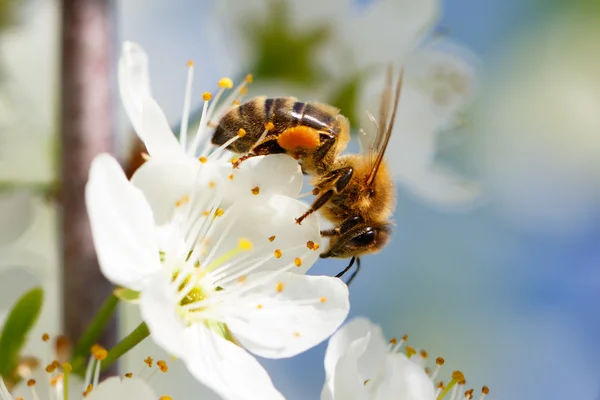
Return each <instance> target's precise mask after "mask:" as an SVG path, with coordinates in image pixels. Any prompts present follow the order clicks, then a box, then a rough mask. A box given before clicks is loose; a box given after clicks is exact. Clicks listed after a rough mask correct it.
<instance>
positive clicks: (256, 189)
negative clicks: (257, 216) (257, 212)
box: [250, 186, 260, 196]
mask: <svg viewBox="0 0 600 400" xmlns="http://www.w3.org/2000/svg"><path fill="white" fill-rule="evenodd" d="M250 191H251V192H252V194H253V195H255V196H257V195H258V194H259V193H260V188H259V187H258V186H255V187H253V188H252V189H251V190H250Z"/></svg>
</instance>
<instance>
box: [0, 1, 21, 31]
mask: <svg viewBox="0 0 600 400" xmlns="http://www.w3.org/2000/svg"><path fill="white" fill-rule="evenodd" d="M20 3H22V0H0V30H4V29H5V28H7V27H9V26H11V25H13V24H14V23H15V22H16V21H17V15H16V14H17V8H18V6H19V4H20Z"/></svg>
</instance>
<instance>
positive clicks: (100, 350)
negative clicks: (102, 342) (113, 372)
mask: <svg viewBox="0 0 600 400" xmlns="http://www.w3.org/2000/svg"><path fill="white" fill-rule="evenodd" d="M92 355H93V356H94V358H95V359H96V360H98V361H102V360H104V359H105V358H106V356H107V355H108V351H106V349H105V348H104V347H102V346H97V347H96V349H95V351H94V352H93V354H92Z"/></svg>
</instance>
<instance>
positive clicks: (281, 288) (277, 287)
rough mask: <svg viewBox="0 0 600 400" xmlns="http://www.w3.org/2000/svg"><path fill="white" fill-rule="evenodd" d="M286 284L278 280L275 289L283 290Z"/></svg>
mask: <svg viewBox="0 0 600 400" xmlns="http://www.w3.org/2000/svg"><path fill="white" fill-rule="evenodd" d="M284 286H285V284H284V283H283V282H278V283H277V286H275V289H276V290H277V292H278V293H281V292H283V287H284Z"/></svg>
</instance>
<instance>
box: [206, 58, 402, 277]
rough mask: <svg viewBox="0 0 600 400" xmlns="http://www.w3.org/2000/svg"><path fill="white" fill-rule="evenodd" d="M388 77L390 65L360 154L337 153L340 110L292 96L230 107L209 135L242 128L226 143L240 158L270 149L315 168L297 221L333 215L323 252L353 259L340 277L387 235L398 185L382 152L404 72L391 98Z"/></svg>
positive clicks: (342, 133) (344, 130) (341, 136)
mask: <svg viewBox="0 0 600 400" xmlns="http://www.w3.org/2000/svg"><path fill="white" fill-rule="evenodd" d="M392 85H393V83H392V69H391V68H388V72H387V78H386V85H385V89H384V91H383V94H382V96H381V104H380V110H379V121H378V122H377V121H375V118H373V117H371V119H372V121H373V122H374V125H375V128H376V134H375V135H374V136H373V140H372V141H371V143H370V144H369V146H366V148H364V149H363V150H362V151H361V153H360V154H341V153H342V151H343V150H344V149H345V148H346V145H347V143H348V140H349V138H350V136H349V124H348V120H347V119H346V118H345V117H343V116H342V115H341V114H340V113H339V110H337V109H336V108H334V107H332V106H329V105H325V104H318V103H302V102H299V101H297V100H296V99H295V98H279V99H267V98H264V97H262V98H255V99H253V100H250V101H249V102H247V103H245V104H242V105H241V106H239V107H236V108H233V109H231V110H230V111H229V112H228V113H227V114H226V115H225V116H224V117H223V118H222V119H221V121H220V122H219V125H218V127H217V128H216V130H215V133H214V135H213V138H212V142H213V143H214V144H218V145H222V144H224V143H226V142H227V141H228V140H230V139H232V138H233V137H235V135H238V136H240V137H239V138H238V140H236V141H234V142H233V143H232V144H231V145H230V146H229V147H228V148H229V149H230V150H233V151H235V152H239V153H246V154H245V155H244V156H242V157H241V158H240V159H239V160H238V163H239V162H242V161H243V160H245V159H247V158H250V157H253V156H257V155H267V154H274V153H287V154H289V155H291V156H293V157H294V158H296V159H298V160H299V163H300V165H301V166H302V169H303V171H304V172H305V173H307V174H309V175H311V176H312V184H313V186H314V187H315V190H314V191H313V193H315V195H316V198H315V200H314V201H313V203H312V204H311V206H310V208H309V209H308V210H307V211H306V212H305V213H304V214H303V215H301V216H300V217H298V218H296V222H297V223H298V224H300V223H302V221H303V220H304V219H305V218H306V217H307V216H309V215H310V214H312V213H314V212H316V211H318V210H319V211H320V213H321V215H322V216H323V217H324V218H326V219H327V220H329V221H330V222H332V223H333V225H334V228H332V229H329V230H324V231H321V235H322V236H324V237H329V238H330V241H329V248H328V249H327V250H326V251H324V252H323V253H321V255H320V257H321V258H330V257H333V258H350V259H351V260H350V263H349V264H348V266H347V267H346V268H345V269H344V270H343V271H341V272H340V273H338V274H337V275H336V277H342V276H343V275H344V274H345V273H346V272H348V270H349V269H350V268H352V266H353V265H354V263H355V262H356V264H357V267H356V269H355V271H354V273H353V274H352V276H351V277H350V279H349V280H348V281H347V283H348V284H350V282H352V280H353V279H354V277H355V276H356V274H357V273H358V272H359V270H360V257H362V256H364V255H366V254H370V253H376V252H378V251H379V250H381V249H382V248H383V247H384V246H385V245H386V244H387V242H388V241H389V238H390V235H391V228H392V221H391V220H390V218H391V216H392V214H393V212H394V209H395V207H396V200H395V193H396V190H395V186H394V181H393V178H392V176H391V174H390V172H389V169H388V166H387V163H386V161H385V159H384V154H385V150H386V148H387V145H388V143H389V139H390V135H391V131H392V128H393V125H394V121H395V117H396V112H397V108H398V102H399V100H400V91H401V88H402V72H401V73H400V75H399V77H398V80H397V83H396V87H395V93H394V94H393V96H394V97H393V99H392ZM392 100H393V105H392ZM391 105H392V109H391V110H390V106H391ZM240 131H241V132H242V133H243V134H242V135H240Z"/></svg>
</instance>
